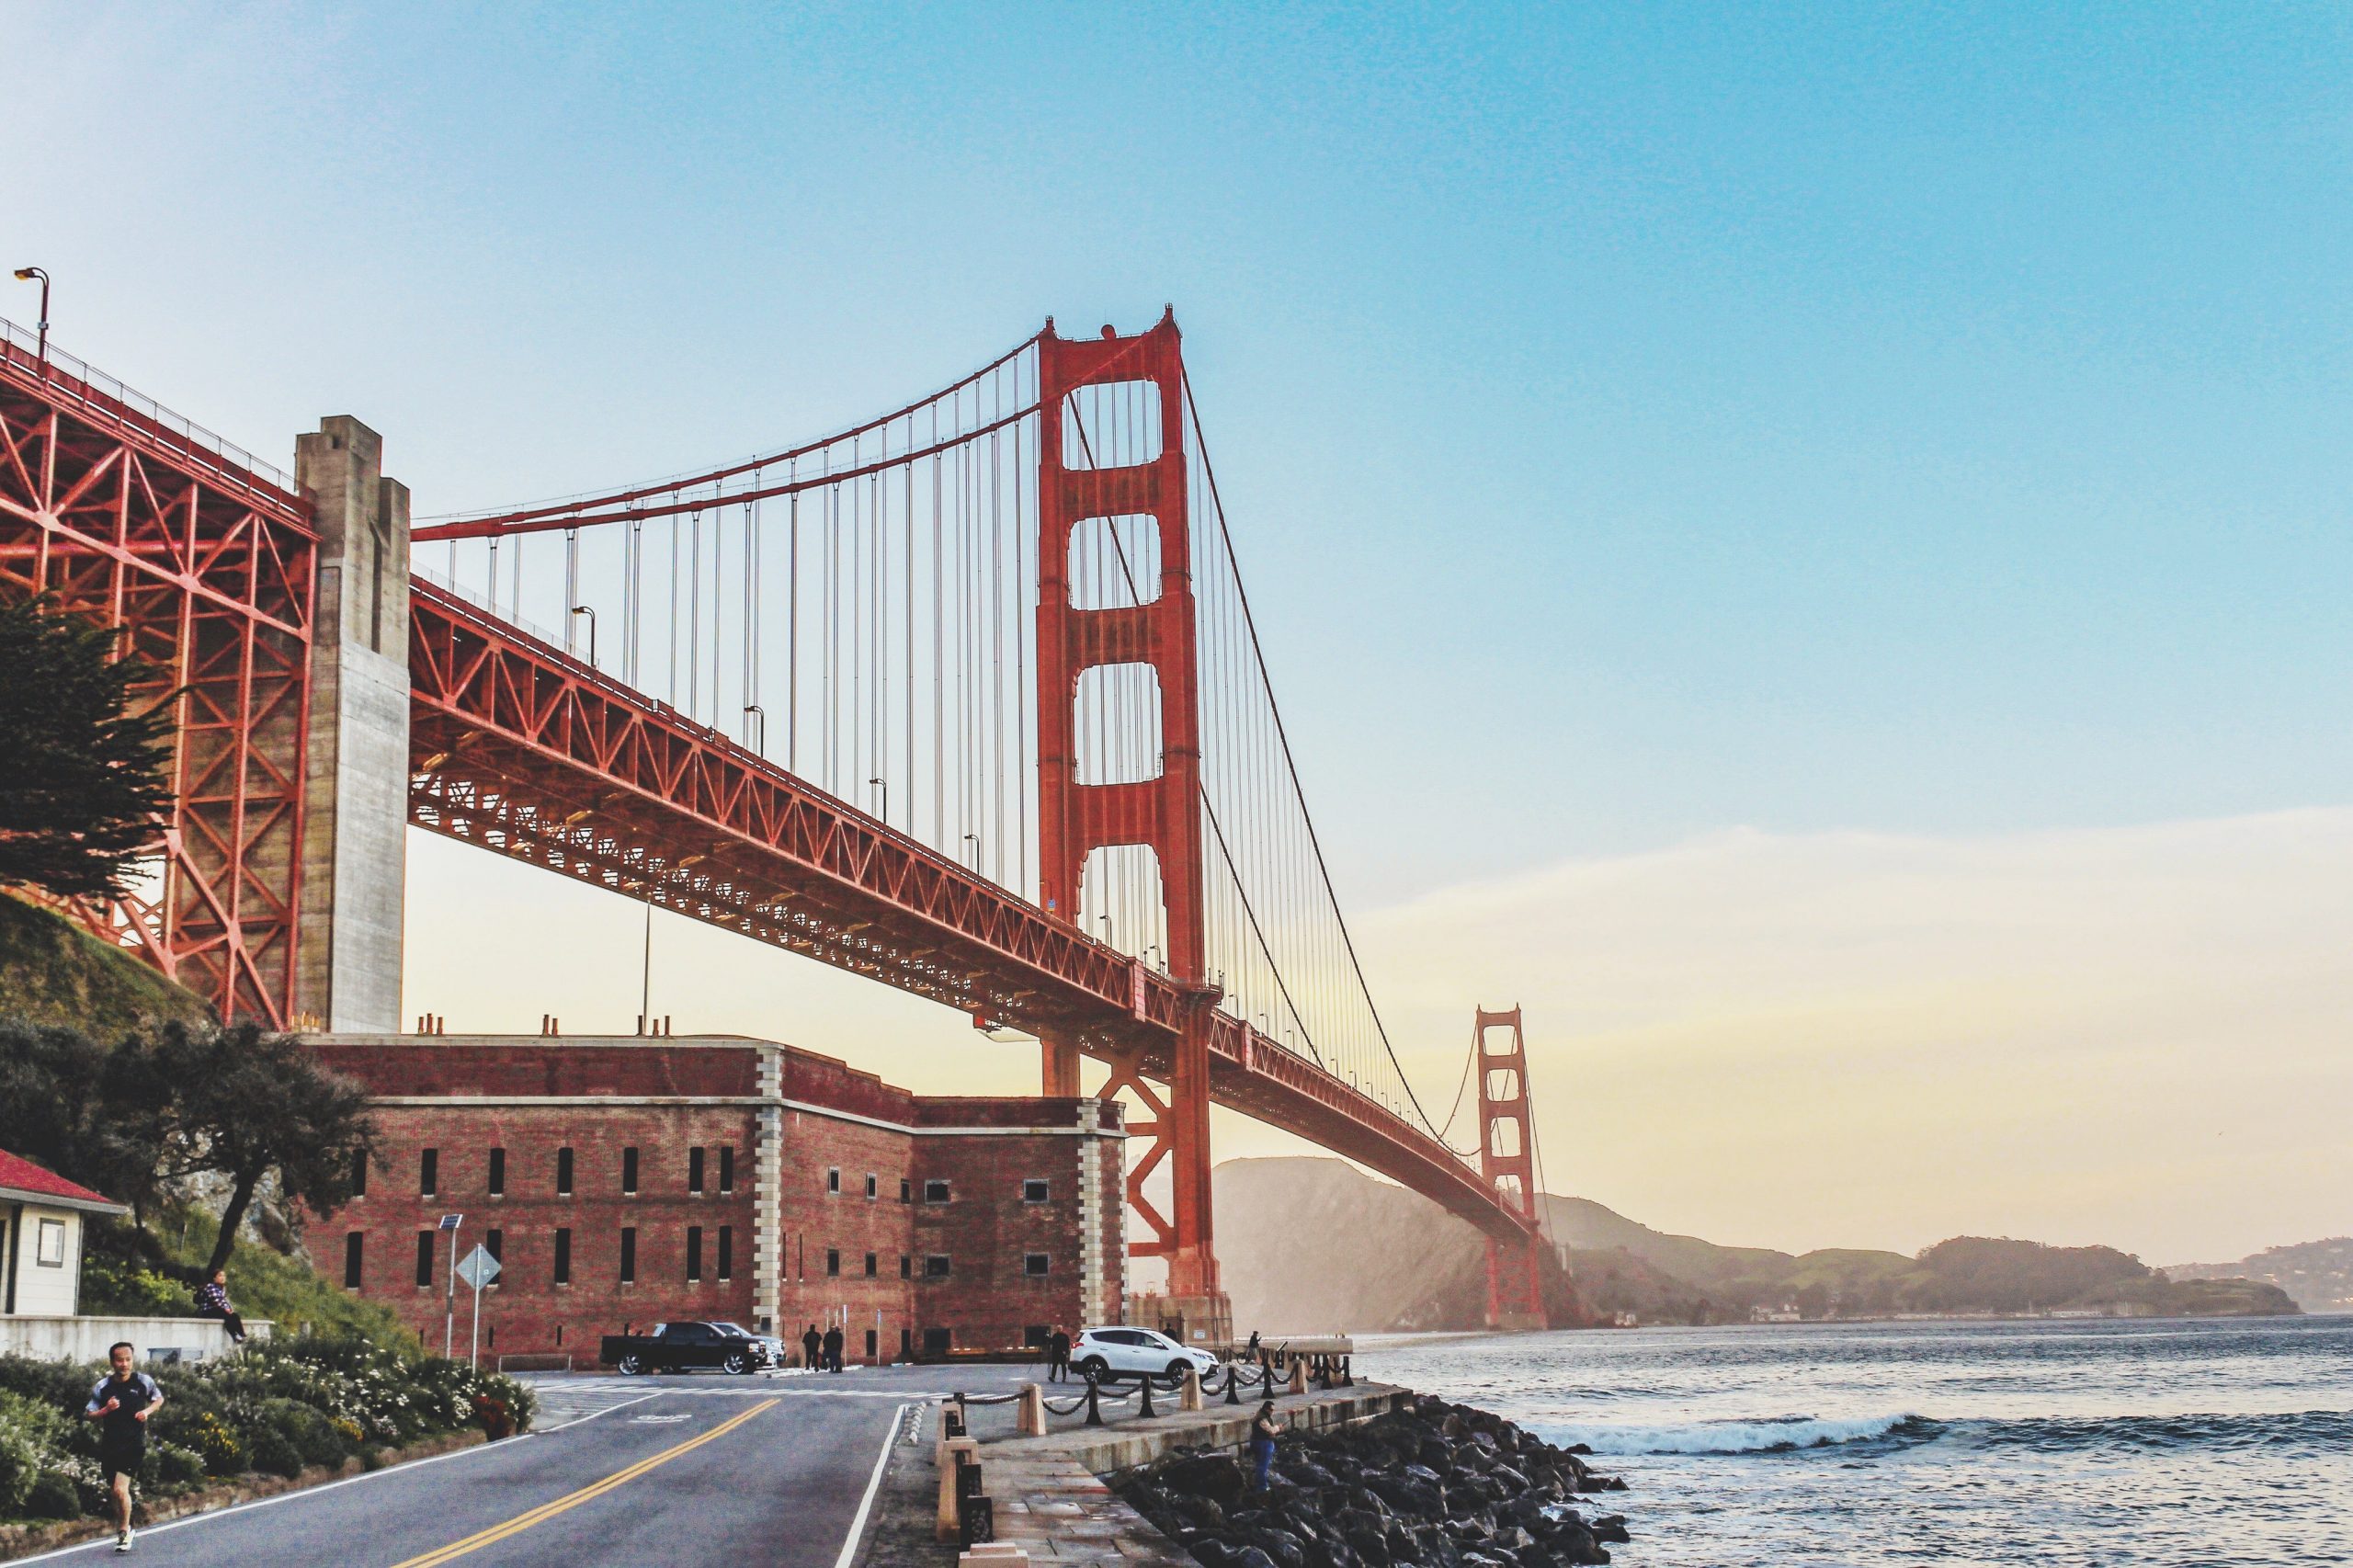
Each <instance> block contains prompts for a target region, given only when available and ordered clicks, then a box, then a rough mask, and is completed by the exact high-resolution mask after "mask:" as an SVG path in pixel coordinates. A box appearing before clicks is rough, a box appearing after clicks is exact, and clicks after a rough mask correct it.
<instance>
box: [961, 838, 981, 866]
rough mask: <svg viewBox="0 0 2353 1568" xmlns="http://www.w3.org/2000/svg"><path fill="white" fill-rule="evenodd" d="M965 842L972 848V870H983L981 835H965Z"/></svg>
mask: <svg viewBox="0 0 2353 1568" xmlns="http://www.w3.org/2000/svg"><path fill="white" fill-rule="evenodd" d="M964 842H965V843H967V844H969V845H971V846H972V869H974V870H975V871H977V870H979V869H981V835H979V834H977V833H968V834H966V835H964Z"/></svg>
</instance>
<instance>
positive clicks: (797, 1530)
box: [24, 1367, 1021, 1568]
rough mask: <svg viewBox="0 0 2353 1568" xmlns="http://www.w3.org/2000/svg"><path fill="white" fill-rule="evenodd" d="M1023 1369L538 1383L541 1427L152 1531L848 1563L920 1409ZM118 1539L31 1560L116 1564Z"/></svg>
mask: <svg viewBox="0 0 2353 1568" xmlns="http://www.w3.org/2000/svg"><path fill="white" fill-rule="evenodd" d="M1020 1375H1021V1374H1020V1369H1002V1370H1000V1369H988V1370H987V1372H985V1373H983V1374H982V1375H980V1376H977V1377H976V1376H974V1375H973V1373H972V1370H971V1369H960V1370H959V1371H958V1373H957V1374H955V1376H954V1379H953V1382H952V1383H951V1382H947V1381H942V1374H941V1372H940V1371H939V1370H938V1369H925V1368H920V1367H911V1368H892V1369H867V1370H862V1371H859V1372H856V1373H846V1374H844V1375H842V1376H841V1377H839V1378H824V1377H819V1376H816V1375H813V1374H799V1375H787V1376H781V1377H779V1376H754V1377H749V1378H727V1377H722V1376H716V1375H710V1374H705V1375H700V1376H688V1377H659V1378H631V1379H619V1378H602V1377H590V1378H549V1379H545V1380H540V1379H534V1380H532V1381H534V1382H535V1383H537V1384H538V1385H539V1386H540V1389H541V1391H542V1394H543V1398H544V1399H545V1400H546V1403H547V1404H548V1406H549V1408H550V1414H549V1415H548V1416H547V1417H546V1418H545V1421H544V1424H543V1426H542V1429H541V1430H540V1431H536V1432H533V1433H530V1434H528V1435H526V1436H524V1437H515V1438H510V1439H508V1440H507V1441H506V1442H503V1443H491V1444H486V1445H483V1446H481V1447H478V1448H472V1449H460V1450H458V1451H457V1452H455V1453H452V1454H449V1455H445V1456H442V1457H440V1458H438V1459H432V1460H421V1461H418V1462H416V1463H414V1464H408V1465H400V1466H396V1467H394V1468H392V1469H390V1470H382V1471H374V1472H372V1473H370V1474H367V1475H360V1476H354V1477H350V1478H348V1479H346V1480H343V1481H339V1482H333V1483H328V1484H326V1485H324V1486H317V1487H313V1488H310V1489H309V1490H306V1491H302V1492H293V1493H287V1494H282V1495H280V1496H278V1497H272V1498H266V1499H263V1500H262V1501H259V1502H256V1503H249V1504H245V1505H243V1506H238V1507H234V1508H228V1509H223V1510H221V1511H219V1512H216V1513H211V1514H203V1515H199V1516H197V1517H192V1518H188V1519H176V1520H171V1521H167V1522H165V1523H164V1524H161V1525H157V1526H155V1527H153V1528H150V1529H143V1530H141V1531H140V1532H139V1541H138V1546H137V1548H136V1550H135V1551H133V1552H132V1554H131V1557H130V1558H128V1559H125V1560H124V1561H129V1562H147V1563H156V1564H173V1565H176V1568H256V1564H264V1563H332V1564H334V1565H335V1568H438V1564H441V1563H445V1562H450V1563H454V1562H463V1563H464V1565H465V1568H522V1565H525V1564H529V1565H533V1568H588V1565H591V1564H608V1563H609V1564H617V1565H618V1564H630V1565H632V1568H642V1565H645V1564H656V1563H658V1564H674V1563H675V1564H686V1563H706V1562H707V1563H713V1564H718V1563H726V1564H744V1565H746V1568H752V1565H761V1564H774V1565H777V1568H849V1564H850V1562H852V1560H853V1559H854V1557H855V1556H856V1548H857V1544H858V1542H857V1539H856V1536H857V1533H858V1531H860V1530H861V1529H862V1527H863V1526H864V1525H865V1523H866V1521H867V1517H868V1505H869V1501H870V1499H871V1497H872V1496H873V1494H874V1488H875V1484H876V1483H877V1482H878V1481H879V1480H880V1477H881V1472H882V1468H883V1465H884V1463H885V1462H886V1460H887V1459H888V1457H889V1455H890V1454H891V1453H892V1451H893V1449H902V1451H904V1449H903V1446H902V1445H899V1444H897V1443H896V1442H895V1441H894V1438H895V1437H897V1436H898V1435H899V1433H900V1432H901V1430H902V1423H903V1420H904V1421H906V1422H912V1421H913V1420H914V1419H915V1416H913V1415H908V1414H907V1410H908V1406H910V1405H921V1404H923V1403H926V1402H927V1400H929V1399H932V1398H936V1397H938V1394H939V1393H941V1392H945V1391H947V1390H948V1389H949V1388H951V1387H958V1386H961V1387H963V1388H965V1389H967V1390H969V1391H970V1392H975V1393H978V1392H984V1390H985V1391H988V1392H994V1391H995V1389H997V1388H998V1387H999V1386H1000V1385H1002V1386H1003V1387H1005V1388H1010V1387H1011V1386H1012V1385H1013V1384H1014V1383H1016V1382H1017V1381H1019V1377H1020ZM113 1551H114V1542H113V1538H112V1537H111V1536H109V1537H108V1538H106V1539H105V1540H100V1541H94V1542H91V1543H89V1544H87V1545H84V1546H77V1547H70V1548H67V1549H65V1550H64V1551H55V1552H50V1553H46V1554H44V1555H43V1556H41V1557H39V1558H29V1559H25V1560H24V1561H28V1562H48V1561H56V1560H65V1559H86V1560H91V1561H95V1560H97V1558H99V1557H100V1556H101V1555H107V1556H108V1557H111V1554H112V1553H113Z"/></svg>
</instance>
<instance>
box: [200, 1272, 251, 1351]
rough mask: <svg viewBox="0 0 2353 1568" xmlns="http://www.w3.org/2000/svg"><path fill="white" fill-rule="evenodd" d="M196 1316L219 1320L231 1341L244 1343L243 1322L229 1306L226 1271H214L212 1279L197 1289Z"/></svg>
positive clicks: (227, 1274)
mask: <svg viewBox="0 0 2353 1568" xmlns="http://www.w3.org/2000/svg"><path fill="white" fill-rule="evenodd" d="M196 1315H197V1316H199V1317H200V1318H219V1319H220V1320H221V1326H222V1327H223V1328H225V1329H227V1330H228V1331H229V1337H230V1338H231V1339H232V1340H233V1341H235V1342H236V1343H237V1344H239V1345H243V1344H244V1342H245V1320H244V1318H242V1317H239V1316H238V1315H237V1313H236V1310H235V1309H234V1308H233V1307H231V1306H230V1305H229V1271H228V1270H227V1269H225V1268H216V1269H214V1270H213V1271H212V1278H210V1279H207V1280H206V1281H205V1282H204V1283H203V1284H202V1285H200V1286H199V1287H198V1288H197V1291H196Z"/></svg>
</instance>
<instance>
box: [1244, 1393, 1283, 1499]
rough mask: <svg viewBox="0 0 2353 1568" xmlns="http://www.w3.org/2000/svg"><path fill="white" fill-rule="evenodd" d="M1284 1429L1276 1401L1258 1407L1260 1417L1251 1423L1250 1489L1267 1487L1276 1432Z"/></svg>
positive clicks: (1271, 1467)
mask: <svg viewBox="0 0 2353 1568" xmlns="http://www.w3.org/2000/svg"><path fill="white" fill-rule="evenodd" d="M1282 1429H1283V1420H1282V1417H1281V1416H1279V1415H1276V1414H1275V1402H1274V1401H1273V1400H1271V1399H1270V1400H1268V1401H1267V1403H1264V1404H1262V1405H1260V1406H1259V1407H1258V1418H1257V1419H1256V1421H1253V1422H1251V1423H1250V1490H1251V1491H1253V1492H1264V1491H1265V1490H1266V1489H1267V1471H1269V1470H1271V1469H1273V1468H1274V1463H1275V1434H1276V1433H1278V1432H1280V1431H1281V1430H1282Z"/></svg>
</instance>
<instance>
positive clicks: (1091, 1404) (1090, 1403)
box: [1086, 1372, 1103, 1426]
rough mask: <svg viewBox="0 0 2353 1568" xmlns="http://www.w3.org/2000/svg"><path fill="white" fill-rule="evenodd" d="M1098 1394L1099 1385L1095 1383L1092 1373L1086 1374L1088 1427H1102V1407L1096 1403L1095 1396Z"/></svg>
mask: <svg viewBox="0 0 2353 1568" xmlns="http://www.w3.org/2000/svg"><path fill="white" fill-rule="evenodd" d="M1099 1392H1101V1391H1100V1385H1098V1384H1097V1382H1096V1381H1095V1374H1094V1373H1093V1372H1089V1373H1087V1374H1086V1424H1087V1425H1088V1426H1102V1425H1103V1407H1102V1406H1101V1405H1100V1404H1097V1403H1096V1399H1097V1395H1098V1393H1099Z"/></svg>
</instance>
